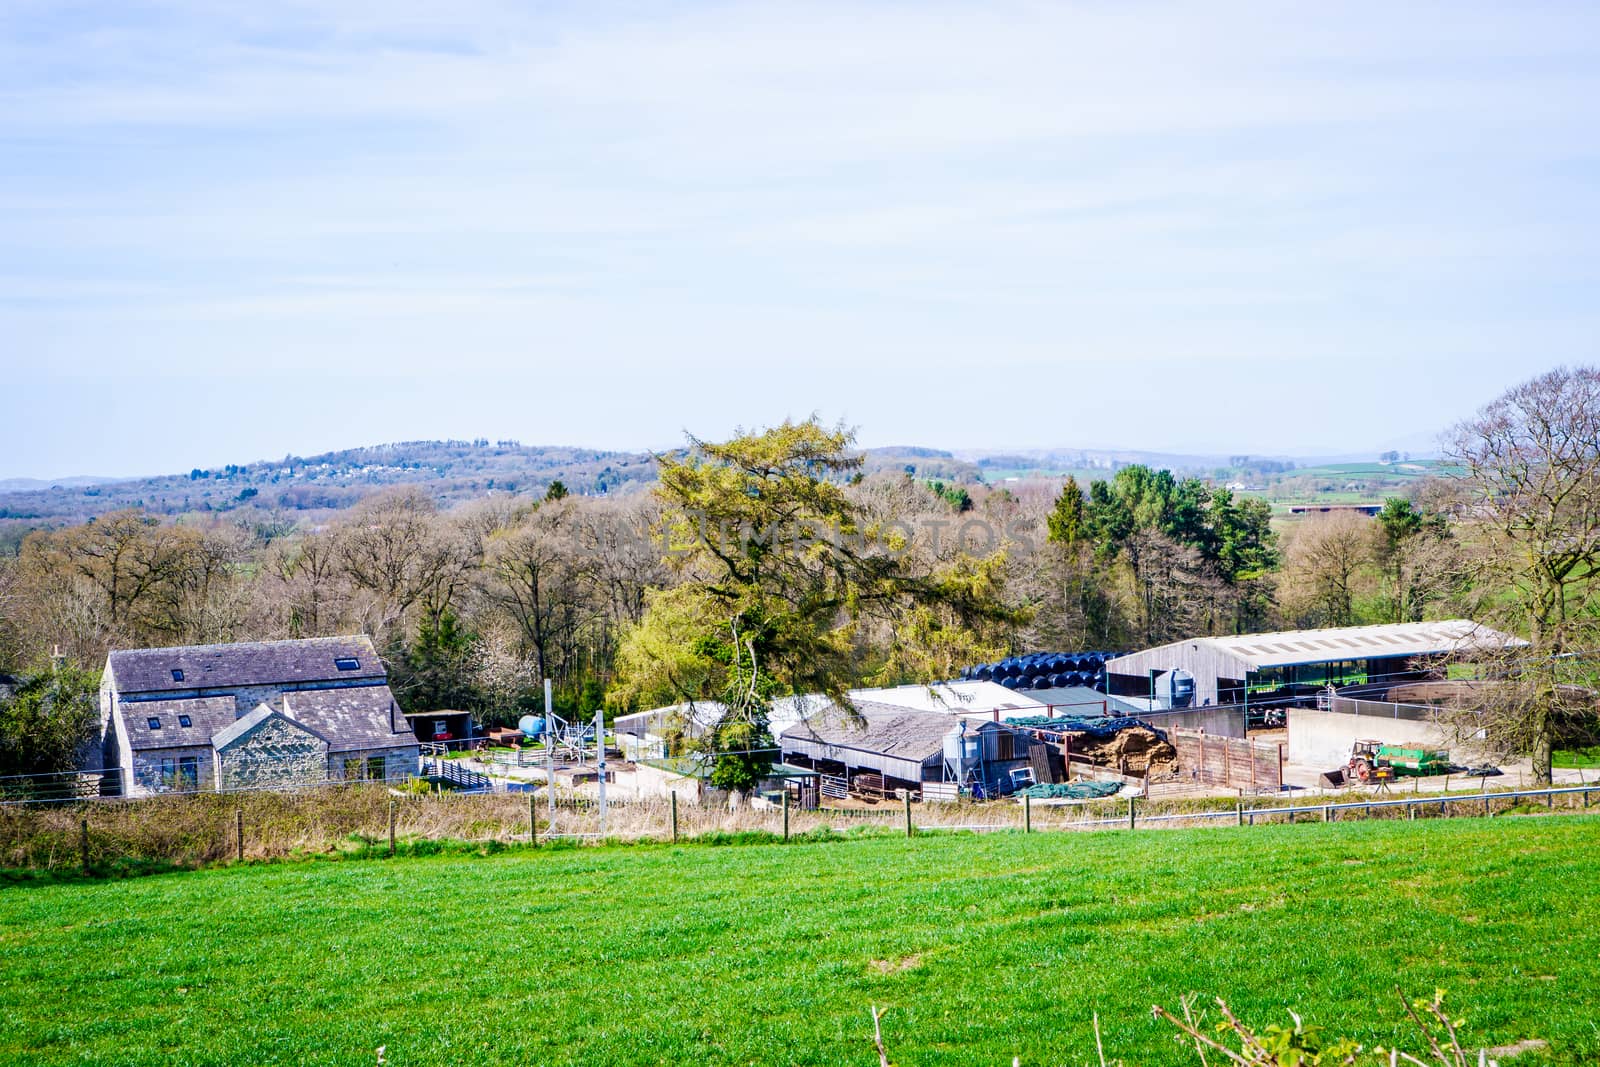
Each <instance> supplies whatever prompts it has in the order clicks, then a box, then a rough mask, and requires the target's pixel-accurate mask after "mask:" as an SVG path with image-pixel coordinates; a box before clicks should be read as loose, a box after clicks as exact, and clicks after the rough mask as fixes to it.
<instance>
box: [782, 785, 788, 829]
mask: <svg viewBox="0 0 1600 1067" xmlns="http://www.w3.org/2000/svg"><path fill="white" fill-rule="evenodd" d="M783 839H784V840H785V841H787V840H789V783H787V782H785V783H784V785H783Z"/></svg>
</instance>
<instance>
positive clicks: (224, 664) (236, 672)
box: [107, 634, 388, 693]
mask: <svg viewBox="0 0 1600 1067" xmlns="http://www.w3.org/2000/svg"><path fill="white" fill-rule="evenodd" d="M335 660H351V661H354V662H355V664H356V665H355V667H354V669H350V670H340V669H339V667H338V666H337V665H336V663H335ZM107 666H108V668H109V669H110V671H111V676H112V679H113V680H114V682H115V684H116V688H117V691H118V692H119V693H170V692H177V691H181V690H185V689H218V688H225V687H229V686H244V685H288V684H295V683H305V682H328V681H356V680H362V679H366V680H378V681H382V680H383V679H385V678H387V677H388V674H387V672H386V671H385V670H384V666H383V661H382V660H381V659H380V658H379V657H378V652H377V650H376V649H375V648H373V647H372V641H371V640H370V639H369V638H368V637H367V636H366V635H365V634H357V635H355V636H352V637H311V638H305V639H303V640H298V641H247V642H239V643H235V644H227V645H182V646H178V647H175V648H137V649H118V650H117V651H114V652H112V653H111V655H110V656H109V657H108V659H107ZM174 672H177V674H176V675H175V673H174Z"/></svg>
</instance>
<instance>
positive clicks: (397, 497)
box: [337, 489, 463, 637]
mask: <svg viewBox="0 0 1600 1067" xmlns="http://www.w3.org/2000/svg"><path fill="white" fill-rule="evenodd" d="M337 544H338V551H339V559H340V562H341V563H342V564H343V567H344V570H345V573H346V574H348V575H349V577H350V581H351V582H352V583H353V584H354V585H355V587H356V588H357V589H360V590H363V591H365V592H366V593H368V594H369V595H370V597H371V601H370V603H369V604H368V605H367V607H368V611H367V613H366V615H367V617H366V619H365V626H366V629H367V630H368V632H370V633H373V634H374V635H380V634H381V635H383V636H385V637H387V636H389V635H390V634H392V632H393V631H394V630H395V628H397V627H401V626H403V625H404V622H405V619H406V616H407V613H408V612H409V611H410V610H411V609H412V608H413V607H421V608H422V609H424V610H426V611H427V612H428V613H429V614H430V615H432V616H433V617H434V620H435V622H437V620H438V616H439V615H440V614H441V613H442V611H443V609H444V607H446V606H448V603H449V599H448V594H449V593H450V592H451V591H453V590H454V589H455V588H456V586H457V585H458V583H459V582H460V580H461V576H462V574H463V569H462V565H463V560H462V559H461V547H462V546H461V545H460V543H459V542H458V541H457V540H456V538H454V537H452V536H449V535H448V533H447V532H446V531H445V530H444V528H443V526H442V524H441V523H440V521H439V518H438V514H437V509H436V508H435V507H434V504H433V501H432V500H430V499H428V497H427V496H425V495H424V494H423V493H422V492H420V491H419V490H416V489H405V490H401V491H398V492H394V493H384V494H382V495H379V496H376V497H372V498H369V499H368V500H365V501H362V503H361V504H360V505H359V506H358V507H357V508H356V509H355V511H354V513H353V514H352V515H351V517H350V519H349V520H348V521H347V522H346V523H345V524H344V527H343V529H342V530H341V531H340V535H339V537H338V541H337Z"/></svg>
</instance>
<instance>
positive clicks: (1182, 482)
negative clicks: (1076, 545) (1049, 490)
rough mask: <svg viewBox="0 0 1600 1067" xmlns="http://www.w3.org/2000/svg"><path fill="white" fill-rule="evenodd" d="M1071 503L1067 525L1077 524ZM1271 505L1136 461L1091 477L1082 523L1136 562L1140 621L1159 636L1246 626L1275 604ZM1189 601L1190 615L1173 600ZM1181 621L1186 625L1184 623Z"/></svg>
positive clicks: (1133, 572) (1150, 635)
mask: <svg viewBox="0 0 1600 1067" xmlns="http://www.w3.org/2000/svg"><path fill="white" fill-rule="evenodd" d="M1071 510H1072V509H1071V508H1070V506H1069V511H1068V512H1067V513H1063V512H1061V505H1060V503H1059V502H1058V505H1057V513H1055V514H1053V515H1052V516H1051V520H1050V523H1051V529H1052V537H1055V536H1057V534H1056V530H1057V528H1058V527H1062V528H1064V525H1065V524H1070V525H1074V526H1077V525H1079V522H1078V520H1076V517H1075V516H1072V515H1071V514H1070V511H1071ZM1270 518H1271V512H1270V509H1269V508H1268V506H1267V505H1266V503H1265V502H1264V501H1260V500H1255V499H1252V498H1244V499H1239V498H1235V497H1234V495H1233V494H1232V493H1230V492H1228V491H1227V490H1215V491H1214V490H1212V489H1211V488H1210V487H1209V486H1207V485H1206V484H1205V483H1204V482H1202V481H1200V480H1199V479H1197V478H1183V479H1180V478H1177V477H1175V476H1174V475H1173V474H1172V472H1171V471H1166V470H1159V471H1158V470H1152V469H1151V468H1149V467H1146V466H1143V465H1140V464H1134V465H1132V466H1128V467H1123V468H1122V469H1121V470H1119V471H1117V473H1116V474H1115V475H1114V476H1113V477H1112V478H1111V480H1110V481H1095V482H1092V483H1090V485H1089V501H1088V505H1087V507H1086V508H1085V509H1084V511H1083V514H1082V518H1081V528H1082V529H1083V530H1084V531H1085V532H1086V535H1087V537H1088V538H1089V539H1090V540H1091V541H1092V543H1093V544H1094V546H1095V554H1096V556H1097V558H1099V559H1100V560H1101V561H1103V562H1110V561H1114V560H1122V561H1124V562H1125V563H1126V565H1127V568H1128V573H1129V576H1130V577H1131V579H1132V582H1133V587H1134V590H1135V594H1136V595H1135V602H1136V604H1137V605H1138V619H1137V620H1136V625H1135V629H1136V631H1137V633H1138V634H1139V636H1140V637H1141V638H1142V639H1144V640H1146V641H1149V642H1155V641H1161V640H1166V639H1169V638H1171V637H1173V636H1177V635H1178V634H1179V633H1183V632H1189V630H1190V629H1191V628H1192V627H1194V626H1199V627H1201V628H1204V629H1207V630H1215V629H1242V628H1244V627H1246V626H1247V625H1249V624H1250V623H1252V622H1254V621H1256V620H1257V619H1258V618H1259V617H1260V616H1261V615H1263V614H1264V613H1265V609H1266V606H1267V597H1266V593H1265V583H1264V582H1263V581H1262V580H1261V579H1262V578H1263V577H1264V576H1265V574H1266V573H1267V572H1268V571H1270V570H1271V569H1272V568H1273V567H1275V566H1276V565H1277V561H1278V553H1277V546H1276V537H1275V535H1274V534H1273V533H1272V529H1271V526H1270ZM1175 602H1176V603H1182V604H1183V605H1185V606H1186V607H1187V608H1198V609H1199V610H1198V611H1186V613H1185V614H1184V615H1182V616H1180V615H1177V614H1174V613H1173V611H1172V610H1170V608H1171V605H1172V604H1173V603H1175ZM1175 626H1177V627H1181V629H1175Z"/></svg>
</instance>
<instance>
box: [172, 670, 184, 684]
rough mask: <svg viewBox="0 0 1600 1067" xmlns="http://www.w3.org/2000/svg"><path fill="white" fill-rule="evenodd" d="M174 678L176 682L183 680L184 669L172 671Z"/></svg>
mask: <svg viewBox="0 0 1600 1067" xmlns="http://www.w3.org/2000/svg"><path fill="white" fill-rule="evenodd" d="M172 680H173V681H174V682H181V681H183V672H182V671H178V670H175V671H173V672H172Z"/></svg>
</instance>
